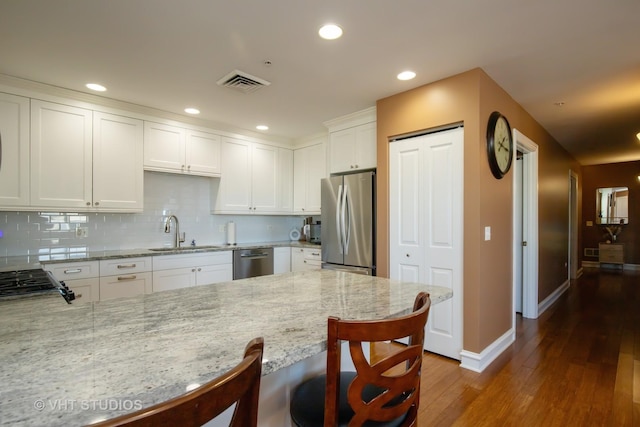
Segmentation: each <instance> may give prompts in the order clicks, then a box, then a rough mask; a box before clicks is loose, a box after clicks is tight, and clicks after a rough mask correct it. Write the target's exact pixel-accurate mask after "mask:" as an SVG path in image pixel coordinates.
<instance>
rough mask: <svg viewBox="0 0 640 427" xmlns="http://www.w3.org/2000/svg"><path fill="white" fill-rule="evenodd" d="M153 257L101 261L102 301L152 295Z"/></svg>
mask: <svg viewBox="0 0 640 427" xmlns="http://www.w3.org/2000/svg"><path fill="white" fill-rule="evenodd" d="M151 268H152V263H151V257H140V258H118V259H106V260H102V261H100V300H103V301H104V300H107V299H113V298H123V297H133V296H136V295H143V294H150V293H151V292H153V287H152V273H151Z"/></svg>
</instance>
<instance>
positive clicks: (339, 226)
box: [336, 185, 344, 254]
mask: <svg viewBox="0 0 640 427" xmlns="http://www.w3.org/2000/svg"><path fill="white" fill-rule="evenodd" d="M341 212H342V185H339V186H338V201H337V203H336V234H337V235H338V245H339V250H340V253H341V254H342V253H343V247H344V245H343V237H342V221H341V220H340V214H341Z"/></svg>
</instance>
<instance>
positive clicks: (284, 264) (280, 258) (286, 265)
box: [273, 247, 291, 274]
mask: <svg viewBox="0 0 640 427" xmlns="http://www.w3.org/2000/svg"><path fill="white" fill-rule="evenodd" d="M290 271H291V248H289V247H283V248H273V274H280V273H288V272H290Z"/></svg>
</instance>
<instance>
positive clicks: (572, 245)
mask: <svg viewBox="0 0 640 427" xmlns="http://www.w3.org/2000/svg"><path fill="white" fill-rule="evenodd" d="M568 274H569V279H573V280H575V279H577V278H578V277H579V273H578V174H577V173H575V172H574V171H572V170H569V272H568Z"/></svg>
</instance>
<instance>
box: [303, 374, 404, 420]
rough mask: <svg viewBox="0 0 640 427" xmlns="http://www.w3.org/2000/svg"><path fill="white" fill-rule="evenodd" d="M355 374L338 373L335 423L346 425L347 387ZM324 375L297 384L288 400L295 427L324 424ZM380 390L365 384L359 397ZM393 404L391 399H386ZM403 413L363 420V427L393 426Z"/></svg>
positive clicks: (350, 414) (348, 409)
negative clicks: (338, 395) (386, 417)
mask: <svg viewBox="0 0 640 427" xmlns="http://www.w3.org/2000/svg"><path fill="white" fill-rule="evenodd" d="M355 377H356V373H355V372H341V373H340V406H339V408H338V426H337V427H346V426H347V425H348V424H349V420H351V417H353V415H354V412H353V410H352V409H351V407H350V406H349V404H348V403H347V388H348V387H349V384H350V383H351V382H352V381H353V379H354V378H355ZM325 384H326V375H318V376H316V377H314V378H311V379H309V380H307V381H305V382H304V383H302V384H300V385H299V386H298V387H297V388H296V389H295V391H294V393H293V397H292V399H291V418H292V419H293V422H294V423H295V424H296V425H297V426H298V427H323V425H324V397H325ZM383 391H384V390H383V389H381V388H379V387H376V386H372V385H368V386H366V387H365V388H364V391H363V396H362V397H363V400H365V401H369V400H371V399H373V398H374V397H375V396H377V395H379V394H380V393H382V392H383ZM390 403H395V402H393V401H392V402H390ZM404 419H405V416H404V415H403V416H401V417H399V418H396V419H394V420H392V421H385V422H378V421H367V422H366V423H365V424H364V427H397V426H400V425H401V424H402V422H403V421H404Z"/></svg>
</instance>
